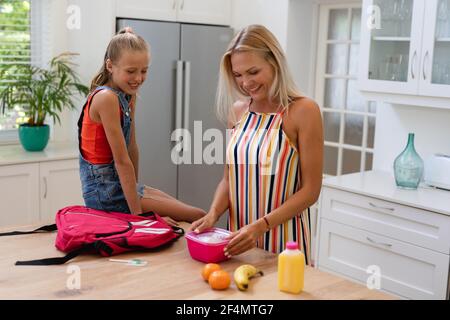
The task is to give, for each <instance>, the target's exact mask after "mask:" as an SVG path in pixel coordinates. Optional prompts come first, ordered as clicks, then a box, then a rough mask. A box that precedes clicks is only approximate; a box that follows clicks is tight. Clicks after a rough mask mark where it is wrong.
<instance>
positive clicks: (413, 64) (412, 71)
mask: <svg viewBox="0 0 450 320" xmlns="http://www.w3.org/2000/svg"><path fill="white" fill-rule="evenodd" d="M416 58H417V50H414V55H413V58H412V61H411V77H412V78H413V79H414V78H415V77H416V76H415V74H414V70H415V69H416Z"/></svg>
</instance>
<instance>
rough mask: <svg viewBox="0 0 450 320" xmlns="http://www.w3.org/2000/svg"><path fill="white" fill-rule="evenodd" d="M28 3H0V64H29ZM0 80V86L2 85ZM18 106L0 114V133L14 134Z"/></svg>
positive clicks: (13, 0) (19, 119)
mask: <svg viewBox="0 0 450 320" xmlns="http://www.w3.org/2000/svg"><path fill="white" fill-rule="evenodd" d="M30 7H31V4H30V1H22V0H2V1H1V2H0V64H2V65H4V64H30V63H31V39H30V38H31V37H30V35H31V34H30ZM3 83H4V82H3V80H2V79H0V86H2V84H3ZM23 120H24V119H23V113H22V112H21V110H20V106H16V107H15V109H14V110H9V111H8V110H5V113H4V114H0V132H1V133H2V134H3V136H5V134H7V133H9V134H10V135H12V134H14V133H15V131H16V130H15V129H17V126H18V123H20V122H22V121H23Z"/></svg>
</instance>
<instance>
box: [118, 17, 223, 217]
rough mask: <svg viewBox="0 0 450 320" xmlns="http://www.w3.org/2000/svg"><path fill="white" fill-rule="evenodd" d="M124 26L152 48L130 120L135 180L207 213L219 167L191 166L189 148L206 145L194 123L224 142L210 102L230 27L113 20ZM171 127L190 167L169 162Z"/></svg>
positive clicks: (221, 128) (204, 164)
mask: <svg viewBox="0 0 450 320" xmlns="http://www.w3.org/2000/svg"><path fill="white" fill-rule="evenodd" d="M125 26H130V27H132V28H133V30H134V31H135V32H136V33H137V34H139V35H141V36H142V37H143V38H144V39H145V40H146V41H147V42H148V43H149V44H150V47H151V64H150V68H149V72H148V77H147V80H146V82H145V83H144V84H143V86H142V88H141V89H140V91H139V97H138V100H137V109H136V116H135V117H136V134H137V142H138V145H139V152H140V160H139V181H140V182H141V183H144V184H147V185H150V186H152V187H154V188H158V189H160V190H163V191H165V192H167V193H169V194H170V195H172V196H176V197H177V198H178V199H180V200H182V201H185V202H187V203H188V204H191V205H195V206H198V207H200V208H203V209H205V210H208V209H209V206H210V204H211V201H212V199H213V196H214V192H215V189H216V186H217V184H218V182H219V181H220V179H221V178H222V175H223V164H212V165H209V164H206V163H205V162H204V161H203V159H201V160H202V161H197V162H201V163H200V164H194V149H196V150H197V151H198V150H200V152H201V151H202V150H203V149H204V148H205V147H206V146H207V145H209V144H210V143H211V142H209V141H205V142H203V139H202V137H200V135H199V134H197V136H196V137H195V139H194V121H201V127H202V131H203V133H204V132H205V131H206V130H207V129H210V128H217V129H219V130H221V131H222V137H223V144H225V142H226V141H225V140H226V139H225V128H224V126H223V124H221V123H220V122H219V121H218V120H217V117H216V113H215V107H214V102H215V94H216V89H217V81H218V73H219V63H220V58H221V57H222V55H223V53H224V52H225V50H226V47H227V45H228V43H229V41H230V40H231V37H232V29H231V28H228V27H222V26H209V25H197V24H183V23H175V22H161V21H144V20H132V19H118V20H117V29H121V28H123V27H125ZM198 124H199V123H197V125H198ZM175 128H186V129H188V130H189V132H190V134H191V142H192V145H191V162H192V164H179V165H177V164H175V163H173V161H172V158H171V152H172V148H174V145H175V143H174V142H173V141H171V134H172V132H173V130H174V129H175ZM197 128H198V126H197ZM197 131H198V130H197ZM196 133H198V132H196ZM222 147H223V150H222V154H223V155H224V153H223V151H224V149H225V148H224V147H225V146H222ZM197 155H198V152H197ZM197 160H199V159H198V158H197ZM224 161H225V159H224V156H223V157H222V163H223V162H224ZM222 221H223V220H222ZM221 224H223V222H222V223H221Z"/></svg>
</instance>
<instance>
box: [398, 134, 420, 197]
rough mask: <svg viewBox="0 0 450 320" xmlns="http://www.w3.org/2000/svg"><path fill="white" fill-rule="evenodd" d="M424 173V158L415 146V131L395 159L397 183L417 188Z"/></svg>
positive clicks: (401, 185) (405, 187)
mask: <svg viewBox="0 0 450 320" xmlns="http://www.w3.org/2000/svg"><path fill="white" fill-rule="evenodd" d="M422 174H423V160H422V158H421V157H420V156H419V154H418V153H417V152H416V149H415V148H414V133H409V134H408V143H407V144H406V148H405V149H404V150H403V151H402V153H400V154H399V155H398V156H397V158H395V161H394V175H395V183H396V184H397V186H398V187H400V188H404V189H413V190H414V189H417V186H418V185H419V182H420V180H421V179H422Z"/></svg>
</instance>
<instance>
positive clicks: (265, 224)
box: [191, 25, 323, 264]
mask: <svg viewBox="0 0 450 320" xmlns="http://www.w3.org/2000/svg"><path fill="white" fill-rule="evenodd" d="M217 109H218V113H219V115H220V116H221V118H222V119H224V120H226V121H227V123H228V127H229V128H230V129H232V130H231V138H230V142H229V144H228V147H227V164H226V165H225V169H224V176H223V179H222V180H221V182H220V183H219V185H218V187H217V190H216V193H215V196H214V199H213V202H212V205H211V208H210V210H209V212H208V214H207V215H206V216H204V217H202V218H201V219H199V220H197V221H195V222H194V223H192V225H191V229H193V230H194V231H196V232H202V231H203V230H205V229H206V228H208V227H212V226H213V225H214V224H215V223H216V222H217V220H218V219H219V218H220V216H221V215H222V214H223V213H224V212H226V210H227V209H229V213H230V216H229V219H228V228H229V230H230V231H232V235H231V236H230V242H229V244H228V245H227V247H226V248H225V254H226V255H227V256H234V255H238V254H241V253H243V252H245V251H247V250H249V249H251V248H253V247H255V246H256V247H259V248H263V249H265V250H268V251H271V252H274V253H278V252H281V251H282V250H284V248H285V244H286V242H288V241H296V242H297V243H298V244H299V248H300V249H301V250H302V251H303V253H304V254H305V256H306V262H307V264H311V245H310V243H311V230H310V210H309V207H310V206H311V205H312V204H314V203H315V202H316V200H317V198H318V196H319V193H320V189H321V184H322V162H323V159H322V157H323V132H322V119H321V114H320V110H319V107H318V105H317V104H316V103H315V102H314V101H313V100H311V99H309V98H307V97H304V96H303V95H302V94H301V93H300V92H299V91H298V90H297V88H296V86H295V84H294V81H293V79H292V77H291V75H290V73H289V70H288V67H287V63H286V58H285V55H284V53H283V51H282V49H281V47H280V44H279V43H278V41H277V39H276V38H275V36H274V35H273V34H272V33H271V32H270V31H269V30H267V29H266V28H265V27H263V26H260V25H250V26H248V27H246V28H245V29H243V30H241V31H240V32H239V33H238V34H237V35H236V36H235V37H234V38H233V40H232V41H231V43H230V45H229V47H228V49H227V51H226V52H225V54H224V55H223V57H222V61H221V65H220V77H219V86H218V91H217Z"/></svg>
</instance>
